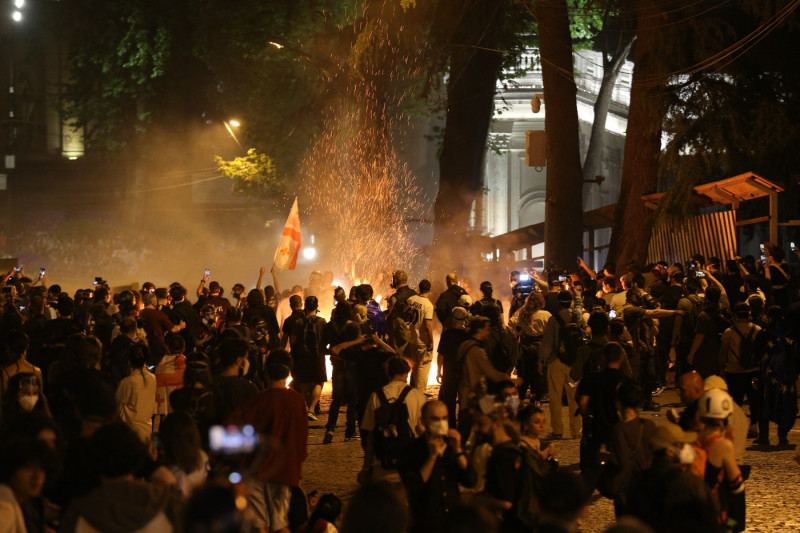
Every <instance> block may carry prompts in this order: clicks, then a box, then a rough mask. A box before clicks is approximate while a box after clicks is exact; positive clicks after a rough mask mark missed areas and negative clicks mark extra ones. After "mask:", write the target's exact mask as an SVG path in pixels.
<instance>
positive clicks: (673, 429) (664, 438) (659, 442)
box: [650, 422, 697, 450]
mask: <svg viewBox="0 0 800 533" xmlns="http://www.w3.org/2000/svg"><path fill="white" fill-rule="evenodd" d="M696 440H697V433H695V432H694V431H684V430H683V429H681V427H680V426H679V425H678V424H673V423H672V422H663V423H661V424H658V425H656V430H655V432H654V433H653V434H652V435H651V436H650V444H651V445H652V446H653V449H654V450H663V449H664V448H666V447H667V446H670V445H673V444H684V443H687V442H694V441H696Z"/></svg>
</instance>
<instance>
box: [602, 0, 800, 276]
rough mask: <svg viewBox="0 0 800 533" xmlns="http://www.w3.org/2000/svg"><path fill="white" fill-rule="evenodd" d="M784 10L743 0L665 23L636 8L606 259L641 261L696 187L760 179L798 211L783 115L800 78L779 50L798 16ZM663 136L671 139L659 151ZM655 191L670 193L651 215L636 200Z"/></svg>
mask: <svg viewBox="0 0 800 533" xmlns="http://www.w3.org/2000/svg"><path fill="white" fill-rule="evenodd" d="M787 8H791V5H789V4H786V5H784V6H780V5H778V6H775V5H772V4H764V3H762V2H755V1H750V0H741V1H739V2H736V3H735V4H734V5H733V6H731V9H725V10H709V9H708V8H707V7H705V6H702V5H695V4H688V5H685V6H678V7H677V8H676V9H670V14H669V15H666V14H664V13H663V11H661V10H663V9H665V6H664V5H663V4H660V3H658V2H651V3H646V4H638V5H637V6H636V10H638V11H636V12H637V13H638V17H639V28H638V30H637V34H638V38H637V43H636V64H635V67H634V80H633V92H632V95H631V109H630V113H629V118H628V124H629V128H628V133H627V137H626V145H625V162H624V165H623V178H622V179H623V183H622V190H621V192H620V200H619V202H618V204H617V212H616V220H615V226H614V231H613V234H612V240H611V249H610V251H609V258H612V259H616V261H617V263H618V264H619V265H625V264H627V263H628V262H629V261H631V260H636V261H638V262H643V261H644V260H645V259H646V256H647V248H648V244H649V239H650V227H651V225H652V223H653V222H654V221H655V220H656V219H657V218H658V219H671V220H675V221H683V220H685V219H686V218H687V217H688V216H690V215H692V214H695V212H696V211H695V206H694V204H693V202H692V196H691V191H692V187H693V186H694V185H696V184H698V183H706V182H710V181H714V180H718V179H722V178H725V177H730V176H732V175H735V174H738V173H742V172H746V171H749V170H753V171H756V172H761V173H764V174H765V175H767V176H768V177H769V178H770V179H774V180H775V181H777V182H778V183H779V184H783V185H785V186H786V187H787V189H788V192H787V194H785V195H783V196H784V197H783V198H782V199H781V200H782V207H783V208H784V212H785V213H787V215H789V216H792V215H791V213H792V212H794V213H797V211H798V208H797V198H798V191H797V187H796V184H793V182H792V180H789V179H787V177H788V176H789V175H791V174H793V173H796V172H797V168H798V166H800V156H798V153H797V150H796V149H794V148H793V147H794V146H796V144H797V141H798V138H800V127H798V126H797V124H795V123H794V122H793V121H791V120H787V117H791V116H794V115H796V113H797V112H798V104H797V101H798V100H797V98H796V95H797V94H798V93H800V72H798V67H797V64H796V62H795V61H793V60H792V59H791V58H788V57H787V56H786V54H785V53H784V50H786V49H787V47H788V46H792V45H791V44H790V43H791V42H793V41H792V39H793V37H792V31H793V30H794V28H796V27H797V24H798V15H797V13H796V12H795V13H794V14H793V15H792V16H791V17H789V14H790V13H791V11H790V10H788V9H787ZM780 20H783V25H780V24H777V22H779V21H780ZM754 37H758V39H757V40H754ZM643 39H644V42H643ZM662 131H664V132H665V133H666V134H667V136H668V139H669V141H668V142H667V144H666V148H665V149H664V150H663V151H661V149H660V146H661V137H662ZM657 184H660V188H661V189H662V190H665V191H667V194H666V196H665V198H664V200H663V201H662V202H661V204H660V206H659V210H658V211H657V213H655V214H651V213H650V212H649V211H648V210H647V209H646V208H645V207H644V204H643V202H642V200H641V196H642V195H643V194H646V193H649V192H653V190H654V189H655V188H656V186H657ZM643 221H644V223H643Z"/></svg>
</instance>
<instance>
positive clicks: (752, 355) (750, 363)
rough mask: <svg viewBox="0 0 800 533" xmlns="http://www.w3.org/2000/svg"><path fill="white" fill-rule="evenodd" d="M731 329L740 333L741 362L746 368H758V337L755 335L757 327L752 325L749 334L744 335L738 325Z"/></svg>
mask: <svg viewBox="0 0 800 533" xmlns="http://www.w3.org/2000/svg"><path fill="white" fill-rule="evenodd" d="M731 329H733V331H734V332H735V333H736V334H737V335H739V364H740V365H741V366H742V368H744V369H745V370H751V369H753V368H756V367H757V366H758V363H759V360H758V359H759V358H758V356H757V355H756V339H755V336H754V335H753V333H755V331H756V327H755V326H751V327H750V331H748V332H747V335H742V332H741V331H739V328H737V327H736V326H734V327H732V328H731Z"/></svg>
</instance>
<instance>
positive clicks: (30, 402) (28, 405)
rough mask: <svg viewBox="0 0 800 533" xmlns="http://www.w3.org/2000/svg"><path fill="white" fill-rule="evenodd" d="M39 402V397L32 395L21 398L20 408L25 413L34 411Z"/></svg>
mask: <svg viewBox="0 0 800 533" xmlns="http://www.w3.org/2000/svg"><path fill="white" fill-rule="evenodd" d="M38 401H39V396H38V395H37V396H33V395H30V394H26V395H24V396H20V397H19V406H20V407H22V410H23V411H33V408H34V407H36V404H37V402H38Z"/></svg>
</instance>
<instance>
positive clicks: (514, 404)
mask: <svg viewBox="0 0 800 533" xmlns="http://www.w3.org/2000/svg"><path fill="white" fill-rule="evenodd" d="M519 401H520V400H519V396H511V397H509V398H508V400H507V401H506V405H508V406H509V407H510V408H511V410H512V411H514V412H516V411H517V409H519Z"/></svg>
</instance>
